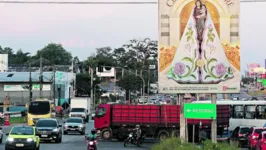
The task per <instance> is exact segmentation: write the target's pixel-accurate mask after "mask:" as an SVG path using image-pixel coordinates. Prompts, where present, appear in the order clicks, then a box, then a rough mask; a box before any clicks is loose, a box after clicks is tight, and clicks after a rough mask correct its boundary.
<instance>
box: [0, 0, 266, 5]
mask: <svg viewBox="0 0 266 150" xmlns="http://www.w3.org/2000/svg"><path fill="white" fill-rule="evenodd" d="M240 2H241V3H253V2H266V0H242V1H240ZM0 3H2V4H79V5H80V4H83V5H84V4H114V5H116V4H140V5H145V4H158V2H155V1H154V2H149V1H142V2H141V1H138V2H133V1H131V2H130V1H128V2H116V1H109V2H97V1H90V2H74V1H72V2H71V1H69V2H62V1H61V2H60V1H57V2H51V1H50V2H49V1H1V0H0Z"/></svg>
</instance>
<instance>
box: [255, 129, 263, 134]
mask: <svg viewBox="0 0 266 150" xmlns="http://www.w3.org/2000/svg"><path fill="white" fill-rule="evenodd" d="M261 131H263V129H255V131H254V133H258V134H260V133H261Z"/></svg>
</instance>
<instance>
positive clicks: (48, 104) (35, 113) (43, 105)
mask: <svg viewBox="0 0 266 150" xmlns="http://www.w3.org/2000/svg"><path fill="white" fill-rule="evenodd" d="M27 107H28V118H27V119H28V125H29V126H32V125H35V124H36V123H37V121H38V120H39V119H40V118H51V117H52V111H53V107H54V104H53V102H52V101H50V100H47V99H37V100H35V101H32V102H30V103H29V105H28V106H27Z"/></svg>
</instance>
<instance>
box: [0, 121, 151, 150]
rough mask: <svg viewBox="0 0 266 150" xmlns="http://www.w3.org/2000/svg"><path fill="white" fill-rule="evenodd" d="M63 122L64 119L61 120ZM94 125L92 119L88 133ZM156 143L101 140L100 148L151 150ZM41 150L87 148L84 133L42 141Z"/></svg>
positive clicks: (7, 129)
mask: <svg viewBox="0 0 266 150" xmlns="http://www.w3.org/2000/svg"><path fill="white" fill-rule="evenodd" d="M61 122H62V123H63V121H61ZM92 127H93V121H90V122H89V123H88V124H87V127H86V133H89V131H90V130H91V128H92ZM10 128H11V126H9V127H3V132H4V133H7V132H9V130H10ZM5 139H6V136H4V140H3V143H2V144H0V150H4V148H5V144H4V143H5V142H4V141H5ZM153 144H155V143H154V142H152V141H147V143H144V144H143V147H137V146H135V145H132V146H129V147H124V144H123V142H118V141H99V144H98V150H149V149H150V148H151V147H152V145H153ZM40 149H41V150H75V149H76V150H86V142H85V137H84V135H79V134H71V135H63V140H62V143H59V144H57V143H41V147H40Z"/></svg>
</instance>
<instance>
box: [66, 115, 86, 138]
mask: <svg viewBox="0 0 266 150" xmlns="http://www.w3.org/2000/svg"><path fill="white" fill-rule="evenodd" d="M64 124H65V125H64V134H68V133H70V132H78V133H80V134H81V135H84V134H85V131H86V123H85V122H84V121H83V119H82V118H79V117H71V118H68V119H67V121H66V122H64Z"/></svg>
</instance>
